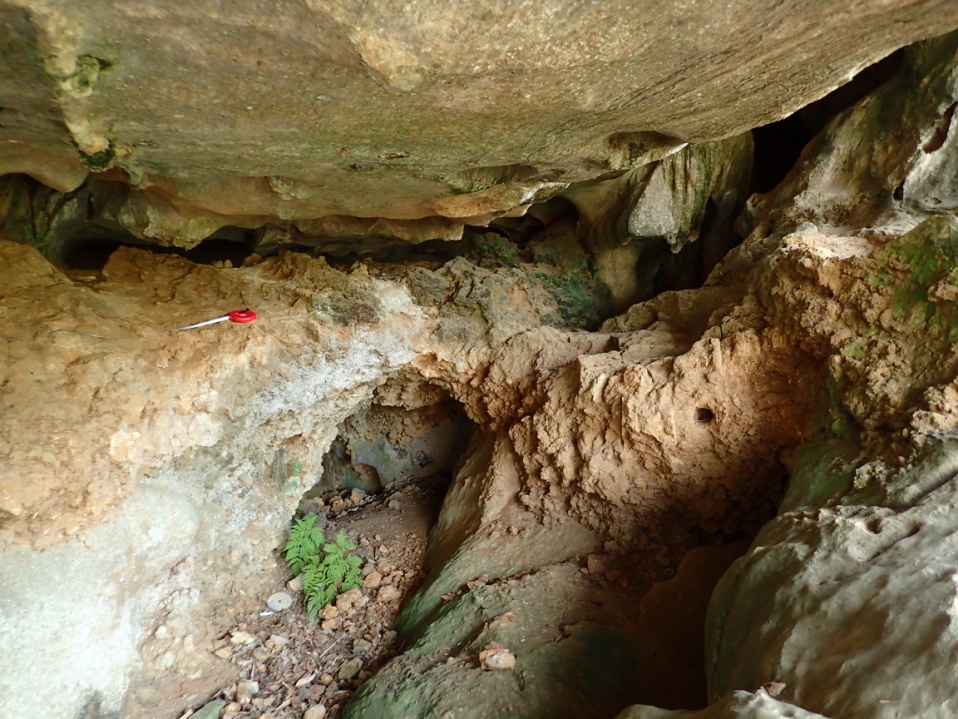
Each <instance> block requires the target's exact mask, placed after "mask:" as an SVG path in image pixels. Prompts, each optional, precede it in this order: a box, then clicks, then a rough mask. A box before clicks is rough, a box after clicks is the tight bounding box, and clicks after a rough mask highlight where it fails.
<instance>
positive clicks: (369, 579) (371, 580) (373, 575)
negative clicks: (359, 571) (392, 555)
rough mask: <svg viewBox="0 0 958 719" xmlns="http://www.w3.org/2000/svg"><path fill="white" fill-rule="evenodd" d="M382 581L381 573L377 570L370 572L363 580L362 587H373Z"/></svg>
mask: <svg viewBox="0 0 958 719" xmlns="http://www.w3.org/2000/svg"><path fill="white" fill-rule="evenodd" d="M382 581H383V575H382V574H380V573H379V572H370V573H369V574H368V575H367V576H366V578H365V579H364V580H363V588H364V589H375V588H376V587H378V586H379V585H380V584H381V583H382Z"/></svg>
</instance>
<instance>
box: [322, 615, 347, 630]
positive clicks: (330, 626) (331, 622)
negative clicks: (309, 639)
mask: <svg viewBox="0 0 958 719" xmlns="http://www.w3.org/2000/svg"><path fill="white" fill-rule="evenodd" d="M341 626H343V620H342V619H340V618H339V617H336V618H335V619H327V620H325V621H324V622H323V623H322V624H320V625H319V628H320V629H322V630H323V631H324V632H331V631H335V630H337V629H339V628H340V627H341Z"/></svg>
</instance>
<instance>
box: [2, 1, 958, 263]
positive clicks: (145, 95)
mask: <svg viewBox="0 0 958 719" xmlns="http://www.w3.org/2000/svg"><path fill="white" fill-rule="evenodd" d="M0 19H2V22H0V28H2V35H0V47H2V48H3V55H4V57H6V58H7V62H6V63H5V64H4V71H3V73H2V75H0V83H2V84H0V106H2V107H3V108H4V109H3V121H2V122H0V139H2V140H3V141H4V143H5V144H4V147H5V148H10V149H5V151H4V154H3V155H2V157H0V173H2V174H6V173H12V172H23V173H28V174H33V175H34V176H35V177H37V178H39V179H40V180H41V181H44V182H45V183H47V184H48V185H50V186H52V187H56V188H57V189H59V190H63V191H69V190H73V189H76V188H77V186H78V185H79V183H80V182H81V181H82V180H83V178H84V176H85V175H86V174H87V172H90V173H93V174H95V175H97V176H98V177H101V178H102V179H105V180H109V181H111V182H114V183H117V184H119V185H120V186H121V187H120V188H119V190H118V193H116V194H115V195H114V197H113V201H114V204H115V205H116V207H115V208H114V209H115V213H116V216H117V217H118V218H119V220H120V222H121V223H122V224H123V226H124V227H126V228H127V229H128V230H129V231H130V232H132V233H133V234H134V235H136V236H137V237H141V238H148V239H149V240H151V241H153V242H156V243H158V244H179V245H182V246H191V245H193V244H195V243H196V242H198V241H199V240H201V239H203V237H205V236H207V235H209V234H210V233H211V232H212V231H213V230H215V229H216V228H218V227H222V226H224V225H240V226H244V227H259V226H262V225H263V224H265V223H266V222H267V221H269V220H289V221H293V222H294V223H299V222H303V223H304V224H303V226H302V227H301V228H300V229H303V230H306V227H307V225H309V223H310V222H314V221H316V220H317V219H318V218H322V219H321V221H322V222H325V223H327V224H328V225H329V226H330V227H335V226H337V225H338V226H339V232H338V234H340V235H343V234H344V233H345V234H347V235H355V236H362V235H365V234H367V233H372V234H374V235H375V234H376V233H380V234H382V233H383V232H385V233H386V234H387V235H392V234H394V233H395V234H396V235H397V236H407V237H409V238H410V239H431V238H435V237H438V236H447V237H451V236H454V235H456V234H457V233H461V230H462V225H463V223H471V224H477V223H480V222H482V221H484V220H488V219H491V218H492V217H494V216H495V215H496V214H501V213H503V212H507V211H510V210H513V209H514V208H516V207H517V206H520V205H524V204H527V203H528V202H530V201H531V200H532V198H533V197H535V196H536V195H537V194H546V195H547V194H549V193H551V192H554V191H555V190H556V189H558V188H561V187H565V186H566V185H567V184H568V183H569V182H573V181H577V180H585V179H590V178H593V177H595V176H597V175H598V174H600V173H602V172H605V171H610V170H611V171H620V170H623V169H628V168H631V167H636V166H639V165H642V164H646V163H647V162H649V161H652V160H657V159H661V157H663V156H664V155H666V154H668V153H669V152H670V151H673V150H675V149H678V148H680V147H681V146H682V145H683V143H686V142H699V141H703V140H714V139H719V138H722V137H728V136H731V135H735V134H738V133H741V132H743V131H745V130H748V129H749V128H751V127H754V126H756V125H760V124H765V123H768V122H771V121H774V120H776V119H779V118H780V117H782V116H784V115H786V114H788V113H789V112H792V111H794V110H796V109H797V108H799V107H801V106H802V105H804V104H807V103H808V102H810V101H812V100H815V99H817V98H819V97H821V96H822V95H824V94H825V93H827V92H828V91H830V90H831V89H833V88H835V87H836V86H838V85H840V84H842V83H843V82H845V81H847V80H848V79H849V78H850V77H851V76H852V75H853V74H854V73H855V72H856V71H857V70H859V69H861V68H862V67H864V66H866V65H868V64H870V63H872V62H874V61H876V60H877V59H879V58H880V57H882V56H884V55H886V54H888V53H889V52H891V51H892V50H894V49H896V48H898V47H901V46H903V45H907V44H908V43H911V42H915V41H917V40H919V39H922V38H925V37H929V36H931V35H935V34H939V33H943V32H946V31H948V30H950V29H952V28H953V27H955V26H956V25H958V12H956V10H955V7H954V4H953V3H951V2H948V1H947V0H925V1H923V2H914V3H909V4H907V5H895V4H892V5H887V4H886V5H884V6H881V7H874V6H872V5H870V4H868V3H859V2H851V1H848V2H842V3H840V4H837V5H836V4H835V3H834V2H829V3H824V2H819V3H796V4H787V5H783V4H781V3H777V2H772V1H767V2H761V3H758V4H756V3H755V2H742V1H736V2H722V3H716V2H710V1H708V0H702V1H699V2H694V3H691V4H687V5H676V4H674V3H669V2H654V3H645V4H643V5H642V6H641V7H635V6H634V5H633V4H631V3H627V2H614V3H611V4H610V3H604V4H602V5H601V6H598V5H597V6H594V7H593V6H583V5H582V4H581V3H576V2H571V1H569V0H551V1H550V2H546V3H543V2H523V3H519V4H516V3H512V2H501V1H493V0H489V1H487V2H483V3H479V4H477V3H475V2H471V1H467V0H461V1H457V2H451V3H444V4H443V5H441V6H437V5H435V4H434V3H418V2H414V3H407V4H406V5H405V6H403V8H402V10H399V9H397V8H396V7H394V5H393V4H392V3H389V2H385V1H381V2H372V3H370V2H363V3H359V2H347V3H343V2H338V1H336V2H332V1H328V2H327V1H319V0H316V1H311V2H305V1H304V0H297V1H296V2H290V3H286V4H284V5H283V6H282V8H281V9H278V8H273V7H266V6H260V5H257V4H255V3H242V4H236V3H233V4H231V5H230V6H229V7H225V6H224V7H220V6H218V5H216V4H215V3H199V4H192V5H189V6H185V5H183V4H181V3H172V2H169V1H168V0H149V1H148V2H140V3H138V4H137V5H136V7H135V8H134V7H128V6H118V5H116V4H115V3H112V2H108V1H106V0H84V2H74V1H69V2H68V1H67V0H43V1H42V2H36V1H33V0H31V1H30V2H27V1H26V0H4V2H3V3H2V4H0ZM376 218H387V219H388V220H391V221H392V224H389V223H386V224H385V225H379V226H376V225H377V223H376ZM423 218H437V219H436V220H431V221H426V222H422V219H423ZM443 228H445V229H443ZM328 234H329V235H335V234H337V232H329V233H328Z"/></svg>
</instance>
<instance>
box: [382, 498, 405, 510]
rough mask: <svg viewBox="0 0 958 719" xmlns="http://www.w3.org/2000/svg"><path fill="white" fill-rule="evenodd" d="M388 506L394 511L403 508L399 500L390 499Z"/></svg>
mask: <svg viewBox="0 0 958 719" xmlns="http://www.w3.org/2000/svg"><path fill="white" fill-rule="evenodd" d="M386 506H387V507H389V508H390V509H394V510H395V509H400V508H401V507H402V505H401V504H400V503H399V500H398V499H390V500H389V502H388V503H387V504H386Z"/></svg>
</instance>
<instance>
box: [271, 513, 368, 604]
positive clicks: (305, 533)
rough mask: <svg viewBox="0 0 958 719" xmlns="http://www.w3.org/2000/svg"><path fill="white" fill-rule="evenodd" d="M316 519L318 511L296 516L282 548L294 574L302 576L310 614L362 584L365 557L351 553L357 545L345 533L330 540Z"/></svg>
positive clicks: (304, 594)
mask: <svg viewBox="0 0 958 719" xmlns="http://www.w3.org/2000/svg"><path fill="white" fill-rule="evenodd" d="M316 521H317V519H316V515H315V514H309V515H307V516H305V517H303V518H301V519H297V520H296V521H295V522H294V523H293V527H292V529H290V532H289V541H288V542H287V543H286V546H285V547H283V553H284V554H285V555H286V563H287V564H288V565H289V569H290V571H291V572H292V573H293V576H297V577H298V576H299V575H300V574H302V575H303V596H304V597H305V599H306V613H307V614H309V616H310V617H315V616H316V615H318V614H319V612H320V611H321V610H322V608H323V607H325V606H326V605H327V604H329V603H331V602H332V601H333V600H334V599H335V598H336V596H337V595H338V594H340V593H341V592H348V591H349V590H350V589H355V588H356V587H359V586H361V585H362V577H361V576H360V573H359V567H360V565H361V564H362V563H363V560H362V558H361V557H358V556H356V555H355V554H350V552H352V551H353V550H355V549H356V545H355V544H353V543H352V542H350V541H349V540H348V539H346V535H345V534H343V533H342V532H340V533H339V534H337V535H336V541H335V542H327V541H326V537H325V535H324V533H323V528H322V527H318V526H316Z"/></svg>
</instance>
